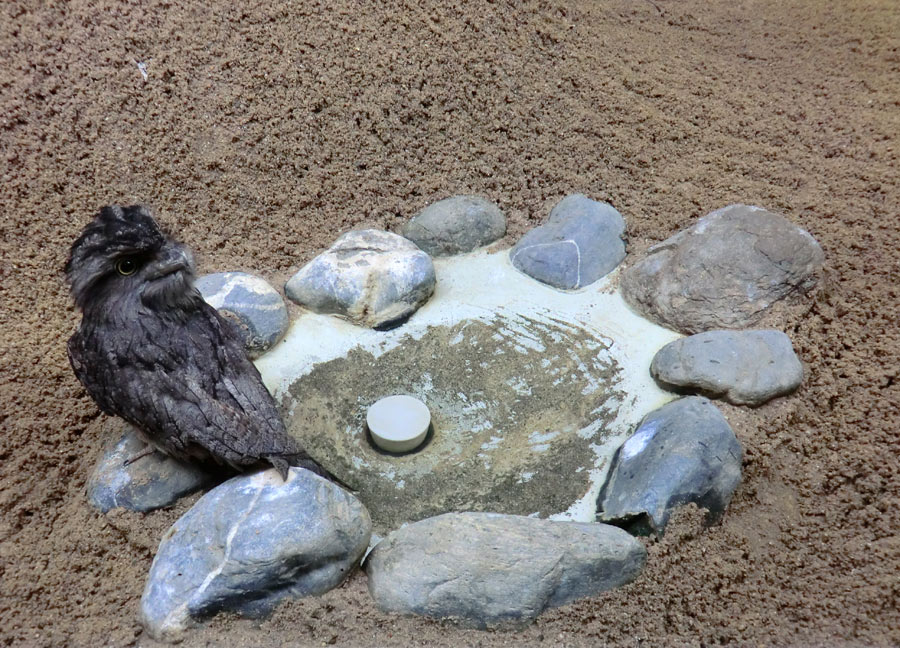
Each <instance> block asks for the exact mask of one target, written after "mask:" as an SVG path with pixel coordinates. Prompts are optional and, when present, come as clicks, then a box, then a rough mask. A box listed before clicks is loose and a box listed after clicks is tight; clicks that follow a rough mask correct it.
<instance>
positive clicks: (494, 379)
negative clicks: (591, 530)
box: [258, 251, 678, 534]
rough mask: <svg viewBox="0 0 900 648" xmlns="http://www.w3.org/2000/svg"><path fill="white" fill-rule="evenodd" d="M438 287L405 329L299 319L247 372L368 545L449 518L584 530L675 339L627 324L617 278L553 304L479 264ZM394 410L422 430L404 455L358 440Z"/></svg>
mask: <svg viewBox="0 0 900 648" xmlns="http://www.w3.org/2000/svg"><path fill="white" fill-rule="evenodd" d="M435 271H436V274H437V279H438V280H437V287H436V290H435V293H434V295H433V296H432V298H431V299H430V300H429V302H428V303H427V304H425V305H424V306H423V307H422V308H420V309H419V310H418V311H417V312H416V313H415V314H414V315H413V317H411V318H410V319H409V320H408V321H407V322H405V323H404V324H403V325H402V326H400V327H397V328H395V329H392V330H388V331H377V330H372V329H366V328H362V327H359V326H356V325H354V324H351V323H349V322H346V321H343V320H340V319H338V318H335V317H332V316H329V315H322V314H316V313H311V312H310V313H305V314H304V315H302V316H301V317H300V318H298V319H297V320H296V321H295V322H294V324H293V325H292V327H291V328H290V330H289V331H288V333H287V335H286V336H285V338H284V340H283V341H282V343H281V344H279V345H278V346H276V347H275V348H274V349H272V351H271V352H269V353H268V354H266V356H264V357H263V358H262V359H260V360H259V362H258V366H259V368H260V370H261V372H262V374H263V377H264V379H265V380H266V383H267V385H268V387H269V388H270V389H271V390H272V391H273V392H274V393H275V394H276V397H277V398H279V399H280V400H281V401H282V404H283V406H284V409H285V411H286V412H287V423H288V428H289V430H290V431H291V433H292V434H294V435H296V437H297V438H298V439H299V440H300V441H301V443H302V444H303V446H304V447H305V448H306V449H307V450H308V451H309V452H310V454H311V455H312V456H314V457H315V458H316V459H317V460H318V461H320V462H321V463H322V464H323V465H324V466H326V467H327V468H328V470H330V471H331V472H333V473H334V474H335V475H336V476H337V477H339V478H340V479H341V480H343V481H344V482H345V483H347V484H348V485H349V486H351V487H352V488H354V489H355V490H356V491H357V492H358V493H359V497H360V499H361V500H362V501H363V502H364V503H365V505H366V506H367V508H368V509H369V511H370V513H371V515H372V519H373V523H374V527H375V531H376V533H382V534H383V533H386V532H388V531H390V530H392V529H395V528H397V527H399V526H400V525H402V524H404V523H406V522H412V521H417V520H420V519H423V518H426V517H430V516H433V515H438V514H440V513H444V512H447V511H458V510H468V511H491V512H499V513H509V514H518V515H536V516H540V517H554V518H557V519H571V520H579V521H589V520H593V518H594V515H595V512H596V497H597V493H598V492H599V489H600V486H601V485H602V482H603V479H604V477H605V474H606V471H607V469H608V464H609V460H610V458H611V457H612V455H613V453H614V452H615V450H616V448H617V447H618V446H619V445H621V443H622V442H623V441H624V439H625V438H626V437H627V435H628V434H630V432H631V431H633V429H634V427H635V425H636V424H637V423H638V422H639V421H640V420H641V419H642V418H643V416H644V415H646V414H647V413H648V412H650V411H652V410H653V409H655V408H657V407H659V406H660V405H662V404H664V403H665V402H667V401H668V400H670V399H671V398H672V396H671V395H670V394H667V393H666V392H664V391H662V390H660V389H659V387H658V386H657V385H656V384H655V383H654V381H653V379H652V377H651V376H650V375H649V373H648V371H647V367H648V366H649V364H650V361H651V360H652V358H653V355H654V354H655V352H656V351H657V350H658V349H659V348H660V347H662V346H663V345H665V344H666V343H668V342H670V341H672V340H674V339H676V338H677V337H678V335H677V334H676V333H673V332H671V331H668V330H666V329H663V328H661V327H659V326H656V325H655V324H653V323H651V322H649V321H647V320H644V319H643V318H640V317H638V316H636V315H635V314H634V313H632V312H631V311H630V310H629V309H628V308H627V307H626V306H625V303H624V301H623V300H622V298H621V296H620V295H619V293H618V292H617V291H616V290H615V273H614V274H613V275H611V276H610V277H607V278H605V279H603V280H601V281H600V282H598V283H595V284H593V285H592V286H591V287H590V289H589V290H588V289H584V290H581V291H576V292H562V291H559V290H556V289H554V288H551V287H549V286H546V285H544V284H541V283H539V282H536V281H534V280H533V279H531V278H529V277H527V276H526V275H524V274H522V273H520V272H519V271H518V270H516V269H515V268H514V267H513V265H512V264H511V263H510V261H509V256H508V254H506V253H489V252H485V251H480V252H474V253H470V254H466V255H460V256H455V257H450V258H446V259H436V260H435ZM394 394H407V395H410V396H414V397H416V398H418V399H419V400H421V401H422V402H423V403H425V404H426V405H427V407H428V408H429V410H430V412H431V416H432V428H431V429H430V430H429V432H428V435H427V437H426V439H425V441H424V443H423V444H422V445H421V446H420V447H419V448H417V449H416V450H415V451H412V452H409V453H406V454H397V453H389V452H385V451H383V450H381V449H380V448H378V447H377V446H376V445H375V444H373V443H372V439H371V437H370V435H369V433H368V431H367V429H366V412H367V410H368V408H369V407H370V406H371V405H372V404H373V403H375V402H376V401H378V400H379V399H381V398H383V397H385V396H390V395H394Z"/></svg>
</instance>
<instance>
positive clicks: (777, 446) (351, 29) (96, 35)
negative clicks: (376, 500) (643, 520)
mask: <svg viewBox="0 0 900 648" xmlns="http://www.w3.org/2000/svg"><path fill="white" fill-rule="evenodd" d="M231 4H232V3H224V2H223V3H216V2H209V1H208V0H203V1H198V0H184V1H183V2H166V1H161V0H158V1H153V0H149V1H146V2H126V1H124V0H121V1H117V0H72V1H71V2H62V1H58V2H39V1H38V0H34V1H32V2H25V1H15V2H14V1H8V2H3V3H0V61H2V63H0V173H2V180H0V187H2V191H0V245H2V260H0V332H2V333H0V335H2V338H0V339H2V347H0V354H2V363H0V366H2V370H0V404H2V410H0V411H2V414H0V423H2V434H0V511H2V521H0V573H2V580H0V642H3V643H5V644H6V645H21V646H49V645H59V646H61V645H71V646H97V645H129V644H133V643H137V644H139V645H148V646H150V645H153V642H151V641H150V640H149V639H147V638H146V636H144V635H143V634H142V631H141V628H140V626H139V625H138V623H137V620H136V616H137V609H138V600H139V597H140V594H141V591H142V589H143V586H144V581H145V577H146V574H147V570H148V568H149V566H150V561H151V560H152V557H153V554H154V551H155V549H156V546H157V543H158V541H159V539H160V537H161V535H162V534H163V532H164V531H165V529H166V528H167V527H168V525H169V524H171V523H172V521H174V520H175V519H176V518H177V516H178V515H179V514H180V513H181V512H183V511H184V510H185V509H186V507H187V506H188V505H189V504H190V502H185V503H181V504H180V505H179V506H178V507H176V508H175V509H173V510H168V511H160V512H156V513H153V514H150V515H146V516H144V515H138V514H132V513H125V512H114V513H111V514H110V515H107V516H105V517H104V516H101V515H98V514H97V513H95V512H93V511H92V510H91V509H90V507H89V506H88V504H87V502H86V500H85V494H84V488H85V481H86V478H87V476H88V475H89V473H90V471H91V468H92V466H93V464H94V462H95V461H96V459H97V457H98V454H99V452H100V449H101V447H102V444H103V442H104V440H105V439H107V438H108V436H109V435H111V434H114V433H115V432H116V431H117V430H118V427H119V423H118V422H115V421H111V420H109V419H106V418H105V417H102V416H100V415H99V414H98V412H97V409H96V407H95V406H94V405H93V404H92V403H91V401H90V400H89V399H88V398H87V397H86V395H85V394H84V392H83V390H82V389H81V388H80V387H79V385H78V384H77V382H76V380H75V378H74V377H73V375H72V373H71V371H70V369H69V367H68V363H67V361H66V356H65V341H66V339H67V338H68V336H69V335H70V334H71V332H72V330H73V328H74V326H75V325H76V323H77V319H78V316H77V314H76V313H75V312H74V309H73V307H72V305H71V303H70V300H69V297H68V293H67V289H66V286H65V285H64V282H63V278H62V274H61V268H62V264H63V262H64V261H65V257H66V253H67V250H68V246H69V245H70V243H71V241H72V240H73V239H74V237H75V236H76V234H77V233H78V231H79V230H80V229H81V227H82V226H83V225H84V224H85V223H86V222H87V221H88V220H89V219H90V217H91V216H92V215H93V213H94V212H95V211H96V210H97V209H98V207H100V206H101V205H103V204H107V203H111V202H121V203H131V202H143V203H147V204H149V205H151V206H152V207H153V208H154V209H155V211H156V213H157V214H158V215H159V217H160V218H161V219H162V220H163V221H165V222H166V223H168V224H169V225H170V226H171V227H172V228H173V229H174V230H176V231H178V232H180V235H181V237H182V238H183V239H184V240H185V241H186V242H188V243H189V244H190V245H191V246H192V247H193V248H194V249H195V250H196V252H197V255H198V258H199V264H200V269H201V271H204V272H209V271H219V270H226V269H229V270H234V269H243V270H250V271H254V272H258V273H260V274H262V275H263V276H265V277H267V278H269V279H270V280H271V281H272V282H273V284H275V285H277V286H280V285H281V283H282V282H283V280H284V279H285V278H287V277H288V276H290V274H291V273H292V272H293V271H295V270H296V269H297V268H298V267H299V266H300V265H302V264H303V263H305V262H306V261H308V260H309V259H310V258H312V256H314V255H315V254H316V253H318V251H320V250H321V249H323V248H324V247H326V246H327V245H328V244H330V243H331V242H332V241H333V239H334V238H335V237H336V235H337V234H338V233H339V232H342V231H344V230H347V229H349V228H351V227H357V226H362V225H367V226H377V227H383V228H387V229H390V230H395V231H396V230H398V229H399V227H400V225H401V224H402V223H403V222H404V221H405V220H406V219H407V218H409V217H410V216H412V215H413V214H415V213H416V212H417V211H418V210H419V209H421V208H422V207H424V206H425V205H427V204H428V203H430V202H432V201H434V200H437V199H440V198H443V197H446V196H448V195H452V194H456V193H475V194H482V195H485V196H487V197H489V198H491V199H493V200H495V201H497V202H498V203H499V204H500V205H501V207H502V208H503V209H504V210H505V212H506V213H507V215H508V217H509V237H508V242H510V243H512V242H514V241H515V240H516V239H517V238H518V237H519V236H521V234H522V233H523V232H524V231H526V229H528V228H529V227H531V226H534V225H535V224H537V223H539V222H541V221H542V219H543V218H545V216H546V214H547V213H548V211H549V208H550V207H551V206H552V205H553V204H554V203H555V202H556V201H557V200H559V199H560V198H561V197H562V196H564V195H565V194H567V193H570V192H575V191H580V192H584V193H586V194H589V195H590V196H592V197H594V198H597V199H602V200H607V201H610V202H611V203H612V204H614V205H615V206H616V207H617V208H618V209H619V210H620V211H621V212H622V213H623V214H624V215H625V218H626V221H627V223H628V234H629V237H630V249H631V251H632V252H634V253H636V254H638V255H639V254H640V253H641V252H642V251H643V250H645V249H646V247H647V246H648V245H649V244H651V243H653V242H657V241H659V240H662V239H664V238H666V237H668V236H670V235H671V234H673V233H674V232H676V231H677V230H679V229H681V228H684V227H686V226H688V225H690V224H691V223H692V222H694V220H695V219H696V218H697V217H699V216H702V215H704V214H705V213H707V212H709V211H711V210H713V209H715V208H718V207H722V206H724V205H726V204H729V203H732V202H745V203H751V204H758V205H762V206H765V207H767V208H769V209H772V210H775V211H779V212H782V213H784V214H786V215H787V216H788V218H790V219H791V220H793V221H794V222H796V223H798V224H800V225H801V226H803V227H805V228H806V229H808V230H809V231H810V232H811V233H812V234H813V235H814V236H815V237H817V238H818V240H819V241H820V242H821V243H822V245H823V247H824V249H825V251H826V255H827V271H826V277H825V280H824V281H823V283H822V286H821V289H820V290H818V291H817V292H816V294H815V295H813V296H812V297H811V298H810V299H809V300H807V301H806V302H804V303H802V304H800V305H798V307H797V308H794V309H793V310H791V311H790V312H788V313H787V314H786V315H784V317H783V318H782V319H781V320H779V321H776V322H773V323H774V324H776V325H779V326H780V327H781V328H783V329H784V330H786V331H787V332H788V333H789V334H790V335H791V337H792V338H793V340H794V344H795V347H796V349H797V351H798V352H799V353H800V355H801V356H802V358H803V360H804V362H805V363H806V367H807V379H806V381H805V383H804V385H803V387H802V388H801V389H800V391H799V392H798V393H797V394H796V395H794V396H792V397H790V398H787V399H781V400H780V401H777V402H774V403H772V404H769V405H766V406H764V407H761V408H759V409H757V410H747V409H739V408H730V407H726V406H723V410H724V411H725V412H726V414H727V415H728V416H729V417H730V420H731V422H732V424H733V426H734V428H735V431H736V433H737V435H738V437H739V438H740V440H741V442H742V443H743V445H744V448H745V466H744V482H743V484H742V485H741V487H740V488H739V490H738V491H737V494H736V496H735V499H734V501H733V503H732V506H731V508H730V509H729V512H728V514H727V515H726V516H725V519H724V521H723V522H722V524H721V525H719V526H716V527H713V528H711V529H708V530H705V529H703V528H702V526H701V525H700V524H699V517H698V514H697V512H696V511H695V512H691V511H686V512H685V513H683V514H681V515H679V516H678V518H677V520H676V522H675V523H674V524H673V525H672V526H670V530H669V533H668V534H667V536H666V538H665V539H664V540H663V541H661V542H658V543H653V544H650V546H649V552H650V558H649V563H648V567H647V569H646V571H645V572H644V573H643V574H642V576H641V577H640V578H639V579H638V580H637V581H635V582H634V583H632V584H631V585H629V586H627V587H625V588H623V589H621V590H618V591H615V592H610V593H608V594H606V595H603V596H600V597H597V598H595V599H590V600H584V601H581V602H578V603H575V604H573V605H570V606H567V607H565V608H562V609H559V610H555V611H552V612H550V613H548V614H546V615H545V616H543V617H542V618H541V619H540V620H539V621H538V622H537V623H536V624H535V625H534V626H532V627H531V628H529V629H527V630H526V631H524V632H522V633H481V632H476V631H466V630H459V629H456V628H453V627H450V626H445V625H442V624H440V623H437V622H432V621H427V620H420V619H399V618H395V617H391V616H388V615H384V614H381V613H380V612H378V611H377V610H376V609H375V608H374V606H373V605H372V603H371V601H370V600H369V598H368V594H367V592H366V589H365V577H364V576H363V575H357V576H356V577H354V578H353V579H351V580H350V581H349V582H348V583H347V584H346V585H345V586H344V587H342V588H339V589H338V590H335V591H333V592H331V593H329V594H328V595H326V596H324V597H322V598H320V599H308V600H302V601H297V602H293V603H289V604H286V605H284V606H282V607H281V608H279V610H278V611H277V612H276V613H275V615H274V617H273V618H272V619H270V620H268V621H265V622H263V623H261V624H260V623H253V622H248V621H244V620H239V619H233V618H227V617H222V618H218V619H216V620H215V621H213V622H212V623H211V624H210V625H209V626H208V627H207V628H205V629H203V630H201V631H198V632H196V633H194V634H192V635H190V636H189V638H188V640H187V641H185V642H184V645H185V646H207V645H211V646H219V645H222V646H257V645H259V646H279V645H297V646H307V645H308V646H313V645H316V646H319V645H322V644H329V643H333V644H336V645H344V646H363V645H383V646H408V645H437V646H460V645H463V646H484V647H492V646H521V645H532V644H539V643H541V642H543V643H544V644H546V645H555V646H563V645H568V646H596V645H610V646H636V645H641V646H655V645H678V646H681V645H694V646H700V645H705V646H709V645H713V644H742V645H829V646H832V645H866V646H872V645H891V644H893V645H898V644H900V612H898V610H900V600H898V599H900V576H898V567H900V535H898V534H900V497H898V492H900V478H898V476H900V461H898V449H900V443H898V431H897V430H898V428H897V421H898V415H900V380H898V377H897V372H898V367H900V331H898V321H900V297H898V291H900V288H898V280H900V261H898V252H897V250H898V249H900V225H898V215H900V200H898V196H900V192H898V133H900V51H898V44H900V4H898V3H896V2H895V1H893V0H883V1H878V0H860V1H854V2H826V1H824V0H800V1H797V2H788V1H785V0H776V1H765V0H760V1H755V0H738V1H737V2H731V1H729V2H707V1H705V0H696V1H692V0H686V1H684V2H681V1H674V0H672V1H666V0H654V2H651V1H650V0H632V1H628V2H625V1H620V0H609V1H606V0H602V1H595V2H583V1H577V0H576V2H561V1H557V0H547V1H542V2H532V1H526V2H514V3H488V2H485V3H482V2H466V3H457V2H433V1H429V2H424V3H418V2H416V3H408V4H406V3H385V4H384V5H382V4H381V3H363V2H352V1H349V2H348V1H346V0H336V1H332V2H322V3H319V2H305V1H297V2H291V1H288V0H270V1H268V2H258V3H255V2H254V3H249V2H247V3H236V4H239V5H241V6H239V7H236V8H230V5H231ZM139 63H141V64H143V65H145V66H146V73H147V78H146V79H144V78H143V77H142V74H141V71H140V69H139V67H138V64H139Z"/></svg>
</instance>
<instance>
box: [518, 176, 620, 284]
mask: <svg viewBox="0 0 900 648" xmlns="http://www.w3.org/2000/svg"><path fill="white" fill-rule="evenodd" d="M624 236H625V220H624V219H623V218H622V214H620V213H619V212H618V211H616V210H615V208H614V207H613V206H612V205H609V204H607V203H603V202H597V201H595V200H591V199H590V198H588V197H587V196H583V195H582V194H572V195H570V196H566V197H565V198H563V199H562V200H561V201H560V202H559V203H558V204H557V205H556V207H554V208H553V210H552V211H551V212H550V217H549V218H548V219H547V223H546V224H545V225H541V226H540V227H536V228H534V229H533V230H531V231H530V232H528V233H527V234H525V236H523V237H522V238H521V240H520V241H519V242H518V243H517V244H516V246H515V247H514V248H513V249H512V250H510V259H511V260H512V262H513V265H514V266H516V268H518V269H519V270H521V271H522V272H524V273H525V274H527V275H528V276H530V277H533V278H534V279H537V280H538V281H542V282H544V283H546V284H549V285H551V286H554V287H556V288H562V289H564V290H575V289H578V288H583V287H584V286H587V285H589V284H592V283H593V282H595V281H597V280H598V279H599V278H600V277H602V276H604V275H606V274H608V273H609V272H611V271H612V270H613V269H614V268H615V267H616V266H617V265H619V263H621V262H622V259H624V258H625V241H624Z"/></svg>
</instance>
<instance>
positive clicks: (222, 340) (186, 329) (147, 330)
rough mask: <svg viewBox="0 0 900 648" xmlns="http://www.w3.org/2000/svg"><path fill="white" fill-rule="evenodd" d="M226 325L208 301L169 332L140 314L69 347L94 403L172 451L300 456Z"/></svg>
mask: <svg viewBox="0 0 900 648" xmlns="http://www.w3.org/2000/svg"><path fill="white" fill-rule="evenodd" d="M203 306H206V304H203ZM228 326H229V325H228V324H227V323H226V322H224V321H223V320H222V319H221V317H220V316H219V315H218V313H216V311H215V310H214V309H212V307H207V308H204V309H202V310H201V311H200V312H198V313H196V314H195V316H193V317H191V318H189V319H188V321H187V322H185V323H184V324H182V325H180V326H178V327H177V329H175V330H174V331H172V330H169V329H167V328H166V327H164V326H162V325H161V324H160V322H159V321H158V320H156V319H154V318H146V319H139V320H137V321H136V322H135V323H134V326H133V327H131V328H132V329H133V330H130V331H129V333H128V334H122V335H118V336H110V335H106V336H104V337H103V340H104V342H103V344H94V345H92V344H90V343H85V342H84V340H83V339H82V338H81V336H79V337H78V338H77V340H76V338H75V337H74V336H73V341H70V344H69V348H70V351H69V353H70V357H71V358H72V366H73V368H74V369H75V373H76V375H77V376H78V378H79V379H80V380H81V382H82V383H83V384H84V385H85V387H86V388H87V390H88V391H89V392H90V394H91V396H93V397H94V399H95V400H96V401H97V403H98V405H100V407H101V409H103V410H104V411H105V412H107V413H109V414H115V415H117V416H120V417H122V418H123V419H125V420H126V421H128V422H130V423H132V424H133V425H135V426H137V427H138V428H140V429H141V430H142V431H143V432H144V433H145V435H146V436H147V437H148V438H149V439H150V440H151V441H152V442H153V443H154V444H155V445H157V446H158V447H159V448H160V449H162V450H163V451H165V452H167V453H169V454H171V455H173V456H175V457H178V458H182V459H189V458H191V457H194V458H197V459H201V460H204V459H207V458H209V457H210V456H211V457H212V458H213V459H215V460H216V461H218V462H219V463H227V464H230V465H232V466H233V467H235V468H238V469H240V468H241V467H242V466H246V465H250V464H253V463H256V462H257V461H259V460H260V459H266V460H271V459H270V457H281V456H285V457H293V456H295V455H296V456H301V455H302V451H301V450H300V449H299V446H298V444H296V443H295V442H294V440H293V439H292V438H291V437H290V436H288V435H287V433H286V432H285V430H284V425H283V423H282V421H281V418H280V417H279V415H278V411H277V408H276V406H275V403H274V401H273V399H272V396H271V395H270V394H269V392H268V391H267V390H266V388H265V386H264V385H263V383H262V379H261V378H260V376H259V372H258V371H257V369H256V367H255V366H253V364H252V363H251V362H250V360H249V359H248V358H247V356H246V353H245V352H244V351H243V347H242V346H240V345H241V343H240V341H239V340H238V339H237V337H236V334H235V333H234V332H233V331H231V330H230V329H229V328H228ZM92 348H93V349H95V350H94V351H91V349H92Z"/></svg>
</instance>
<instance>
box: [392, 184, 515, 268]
mask: <svg viewBox="0 0 900 648" xmlns="http://www.w3.org/2000/svg"><path fill="white" fill-rule="evenodd" d="M504 234H506V217H505V216H504V215H503V212H501V211H500V208H499V207H497V205H495V204H494V203H492V202H491V201H489V200H487V199H485V198H481V197H479V196H453V197H452V198H445V199H444V200H440V201H438V202H436V203H434V204H432V205H429V206H428V207H426V208H425V209H423V210H422V211H421V212H419V214H418V215H417V216H415V217H414V218H412V219H411V220H410V221H409V222H408V223H407V224H406V225H405V226H404V227H403V236H405V237H406V238H408V239H409V240H410V241H412V242H413V243H415V244H416V245H418V246H419V247H420V248H421V249H422V250H424V251H425V252H427V253H428V254H430V255H431V256H434V257H440V256H450V255H453V254H462V253H464V252H471V251H472V250H474V249H475V248H479V247H481V246H483V245H487V244H489V243H493V242H494V241H496V240H497V239H499V238H501V237H502V236H503V235H504Z"/></svg>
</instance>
